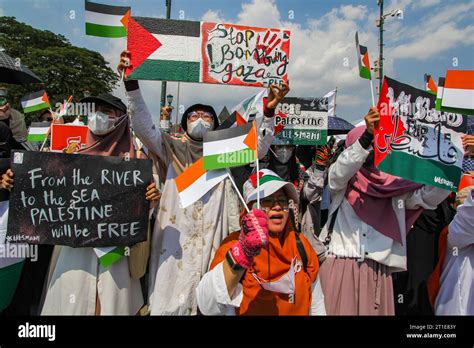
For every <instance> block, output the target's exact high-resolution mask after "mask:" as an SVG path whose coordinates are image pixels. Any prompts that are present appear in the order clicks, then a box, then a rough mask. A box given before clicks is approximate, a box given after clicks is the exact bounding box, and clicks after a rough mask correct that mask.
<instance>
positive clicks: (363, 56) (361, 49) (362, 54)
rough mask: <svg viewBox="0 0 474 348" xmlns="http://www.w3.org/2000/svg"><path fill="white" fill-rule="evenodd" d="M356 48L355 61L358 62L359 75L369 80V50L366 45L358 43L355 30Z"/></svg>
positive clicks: (357, 35)
mask: <svg viewBox="0 0 474 348" xmlns="http://www.w3.org/2000/svg"><path fill="white" fill-rule="evenodd" d="M355 40H356V49H357V63H358V64H359V76H360V77H362V78H364V79H367V80H370V79H371V76H370V63H369V51H368V50H367V47H365V46H362V45H360V44H359V33H358V32H356V35H355Z"/></svg>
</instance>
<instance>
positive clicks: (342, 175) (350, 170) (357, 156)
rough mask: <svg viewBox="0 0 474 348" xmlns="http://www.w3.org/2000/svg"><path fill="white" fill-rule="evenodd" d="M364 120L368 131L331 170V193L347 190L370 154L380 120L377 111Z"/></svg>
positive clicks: (374, 109) (371, 109) (371, 111)
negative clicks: (375, 130) (348, 184)
mask: <svg viewBox="0 0 474 348" xmlns="http://www.w3.org/2000/svg"><path fill="white" fill-rule="evenodd" d="M364 120H365V124H366V127H367V129H366V130H365V131H364V133H363V134H362V135H361V137H360V138H359V139H358V140H356V141H355V142H354V143H353V144H352V145H351V146H349V147H348V148H347V149H345V150H344V151H343V152H342V153H341V154H340V155H339V157H338V159H337V161H336V163H334V164H333V165H332V166H331V167H330V168H329V175H328V184H329V189H330V190H331V191H339V190H343V189H345V188H346V186H347V183H348V182H349V180H350V179H351V178H352V177H353V176H354V175H355V174H356V173H357V172H358V171H359V169H360V168H361V167H362V165H363V164H364V162H365V160H366V159H367V156H368V155H369V153H370V152H369V151H368V150H367V149H368V148H369V146H370V145H371V143H372V140H373V138H374V126H375V124H376V123H377V122H379V120H380V115H379V113H378V111H377V109H376V108H375V107H372V108H370V110H369V112H368V114H367V115H366V116H365V117H364Z"/></svg>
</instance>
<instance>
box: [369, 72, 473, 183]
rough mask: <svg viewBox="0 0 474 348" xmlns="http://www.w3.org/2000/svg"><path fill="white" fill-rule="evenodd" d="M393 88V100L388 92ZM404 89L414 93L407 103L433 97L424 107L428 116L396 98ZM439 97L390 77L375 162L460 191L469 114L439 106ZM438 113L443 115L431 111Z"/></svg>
mask: <svg viewBox="0 0 474 348" xmlns="http://www.w3.org/2000/svg"><path fill="white" fill-rule="evenodd" d="M389 88H391V89H392V91H393V98H394V100H391V99H390V98H389V97H388V89H389ZM438 91H439V88H438ZM401 95H405V96H409V98H410V99H409V100H405V101H404V103H405V105H409V103H414V102H415V101H416V100H417V98H423V99H429V101H430V102H429V103H426V104H425V105H429V108H430V109H425V110H424V112H420V114H422V115H424V117H420V116H419V115H418V116H417V117H416V118H415V117H414V115H413V113H414V111H413V110H411V108H404V107H400V105H398V104H397V101H398V100H400V99H399V97H400V96H401ZM434 102H435V96H434V95H432V94H431V93H428V92H426V91H424V90H421V89H417V88H414V87H412V86H409V85H406V84H403V83H400V82H398V81H395V80H392V79H390V78H388V77H385V80H384V83H383V86H382V91H381V93H380V99H379V104H378V109H379V112H380V123H379V126H378V128H377V129H376V130H375V135H374V139H376V142H375V144H374V147H375V165H376V166H377V167H378V168H379V169H380V170H381V171H384V172H386V173H389V174H392V175H395V176H399V177H402V178H405V179H407V180H410V181H414V182H418V183H420V184H426V185H430V186H436V187H440V188H443V189H446V190H451V191H454V192H456V191H457V188H458V184H459V180H460V178H461V174H462V162H463V157H464V150H463V146H462V139H461V137H462V135H463V134H464V133H465V132H466V129H467V118H466V117H463V116H462V115H458V114H451V115H450V116H449V117H448V116H447V115H444V112H443V111H441V113H440V112H434V111H433V110H432V109H433V105H434ZM388 106H389V107H388ZM433 114H438V115H439V117H436V118H434V117H431V116H430V115H433Z"/></svg>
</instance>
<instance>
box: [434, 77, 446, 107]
mask: <svg viewBox="0 0 474 348" xmlns="http://www.w3.org/2000/svg"><path fill="white" fill-rule="evenodd" d="M443 92H444V77H440V78H439V80H438V91H437V92H436V102H435V108H436V110H438V111H441V101H442V100H443Z"/></svg>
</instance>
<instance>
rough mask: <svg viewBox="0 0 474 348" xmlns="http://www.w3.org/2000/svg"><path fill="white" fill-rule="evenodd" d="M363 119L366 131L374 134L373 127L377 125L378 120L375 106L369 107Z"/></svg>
mask: <svg viewBox="0 0 474 348" xmlns="http://www.w3.org/2000/svg"><path fill="white" fill-rule="evenodd" d="M364 121H365V125H366V127H367V132H369V133H370V134H374V128H375V127H378V124H379V121H380V114H379V111H378V110H377V108H376V107H375V106H373V107H371V108H370V109H369V112H368V113H367V115H365V117H364Z"/></svg>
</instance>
